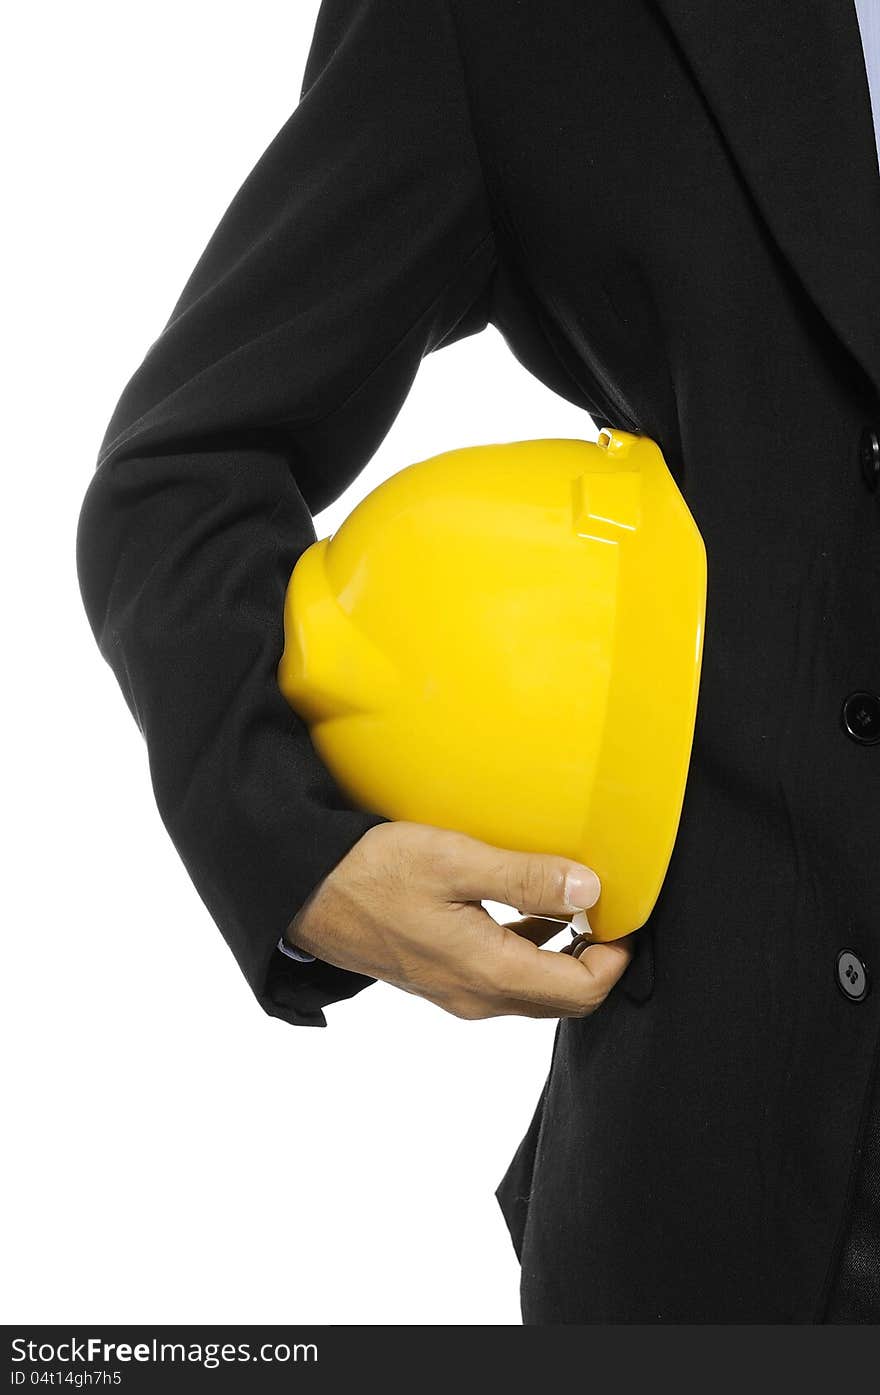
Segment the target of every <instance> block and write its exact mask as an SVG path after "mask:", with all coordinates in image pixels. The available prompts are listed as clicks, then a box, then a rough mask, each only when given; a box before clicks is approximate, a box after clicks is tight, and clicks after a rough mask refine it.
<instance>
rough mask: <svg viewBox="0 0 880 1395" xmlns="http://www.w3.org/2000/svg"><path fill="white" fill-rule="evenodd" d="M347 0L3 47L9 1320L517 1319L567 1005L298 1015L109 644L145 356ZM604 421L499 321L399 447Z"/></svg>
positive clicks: (219, 11) (89, 26)
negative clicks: (252, 959)
mask: <svg viewBox="0 0 880 1395" xmlns="http://www.w3.org/2000/svg"><path fill="white" fill-rule="evenodd" d="M317 9H318V4H317V0H283V3H282V0H250V3H249V4H248V5H246V6H242V5H240V4H237V3H236V4H232V3H219V2H218V0H174V3H169V0H151V4H150V5H148V6H133V5H120V4H118V3H97V0H85V2H84V3H79V4H77V5H75V6H73V5H65V4H61V3H55V4H33V5H29V6H19V7H17V8H16V10H15V11H14V12H13V14H14V17H13V18H12V19H11V20H10V19H7V24H6V32H7V43H6V46H5V47H6V53H5V57H4V59H3V60H2V62H3V68H4V71H3V73H2V78H3V81H2V84H0V87H2V92H3V96H2V101H3V105H4V107H6V110H5V112H4V118H5V119H4V121H3V129H4V135H5V140H6V151H5V155H4V170H5V175H4V192H5V204H6V213H5V218H4V227H3V237H4V240H5V241H6V244H7V247H6V251H5V254H4V264H5V267H6V269H7V271H8V272H9V273H10V280H11V284H10V285H9V286H8V287H7V291H6V295H5V300H6V311H5V331H6V332H5V333H4V336H3V337H4V341H5V347H6V352H7V354H8V357H7V360H6V365H5V369H4V374H3V377H4V388H5V391H4V394H3V396H4V398H5V402H6V405H5V408H4V428H3V441H4V446H5V457H6V458H5V461H4V466H5V470H4V484H3V491H4V499H3V509H2V515H0V516H2V519H3V547H2V569H3V574H2V587H3V610H4V621H3V632H2V633H3V646H2V653H3V658H4V660H5V662H4V664H3V670H4V679H3V703H4V721H3V735H4V762H3V806H4V816H5V822H4V836H3V846H4V853H5V858H4V862H5V874H4V917H3V919H4V939H5V946H6V953H5V963H6V968H5V972H4V975H3V999H4V1002H3V1006H2V1023H3V1032H4V1035H5V1036H6V1041H5V1043H4V1062H5V1064H6V1067H7V1071H6V1079H5V1085H4V1088H5V1091H6V1102H5V1107H4V1118H5V1119H6V1121H7V1124H8V1128H7V1130H6V1140H5V1145H4V1149H3V1154H2V1169H3V1185H2V1192H3V1199H4V1209H5V1211H6V1215H5V1216H4V1218H3V1234H4V1243H3V1249H4V1252H5V1256H4V1257H5V1261H6V1262H5V1264H4V1266H3V1267H4V1272H5V1278H4V1291H3V1294H2V1319H3V1320H4V1321H6V1322H19V1321H20V1322H37V1321H40V1322H78V1323H82V1322H86V1321H95V1320H98V1321H101V1322H104V1323H110V1322H144V1323H153V1322H188V1321H192V1322H212V1323H224V1322H230V1323H231V1322H242V1323H247V1322H273V1323H274V1322H300V1321H303V1322H305V1321H312V1322H335V1323H369V1324H374V1323H395V1322H398V1323H418V1322H427V1323H434V1324H451V1323H475V1322H489V1323H517V1322H518V1321H519V1304H518V1280H519V1274H518V1268H517V1265H516V1261H515V1258H514V1254H513V1250H512V1247H511V1245H510V1242H509V1239H508V1236H507V1231H506V1228H505V1226H504V1222H503V1220H502V1217H501V1214H500V1211H499V1210H498V1207H497V1203H496V1201H495V1199H494V1196H493V1191H494V1188H495V1186H496V1184H497V1182H498V1181H499V1179H500V1177H501V1175H502V1174H503V1172H504V1170H505V1168H506V1166H507V1163H508V1161H509V1159H510V1157H511V1156H512V1154H513V1151H514V1149H515V1148H516V1145H517V1144H518V1142H519V1139H520V1137H521V1136H522V1134H523V1132H524V1130H525V1128H526V1127H527V1125H528V1122H529V1119H530V1117H531V1114H532V1110H533V1108H534V1105H535V1102H536V1100H537V1097H538V1094H539V1092H540V1088H541V1085H542V1083H543V1080H544V1076H545V1074H546V1069H547V1065H548V1061H549V1054H550V1046H551V1040H552V1033H553V1024H552V1023H549V1022H530V1021H524V1020H512V1019H505V1020H497V1021H491V1022H483V1023H464V1022H459V1021H457V1020H456V1019H454V1018H451V1017H447V1016H446V1015H445V1014H443V1013H442V1012H441V1011H440V1010H439V1009H437V1008H435V1007H433V1006H431V1005H429V1004H426V1003H423V1002H421V1001H420V1000H417V999H415V998H410V997H408V996H407V995H405V994H403V993H398V992H395V991H394V990H392V989H389V988H386V987H384V986H377V987H375V988H371V989H369V990H367V991H366V992H365V993H363V994H361V995H360V996H359V997H358V998H357V999H355V1000H354V1001H352V1002H350V1003H343V1004H339V1005H337V1006H336V1007H335V1008H331V1009H330V1010H329V1012H328V1020H329V1024H330V1025H329V1026H328V1028H327V1029H326V1030H325V1031H319V1030H307V1029H298V1028H293V1027H288V1026H286V1025H284V1024H282V1023H280V1022H277V1021H273V1020H271V1019H269V1018H268V1017H266V1016H264V1015H263V1014H262V1012H261V1011H260V1009H259V1008H258V1007H257V1005H256V1002H255V1000H254V999H253V998H252V997H251V994H250V991H249V989H248V988H247V986H246V984H245V982H244V979H243V978H242V977H241V975H240V972H239V970H238V968H237V966H236V964H235V962H234V960H233V959H232V956H231V955H230V953H229V951H228V950H227V949H226V947H225V945H224V943H223V941H222V939H221V937H220V934H219V932H218V931H217V930H216V928H215V927H214V925H213V923H212V921H211V919H210V917H209V915H208V913H207V911H206V910H205V909H204V907H203V906H202V903H201V901H200V900H199V897H198V895H197V894H196V892H195V890H194V888H193V887H192V885H191V883H190V881H189V879H188V877H187V874H186V872H185V870H184V868H183V866H182V864H181V863H180V861H179V860H178V857H177V854H176V852H175V850H174V847H173V845H172V843H171V841H170V839H169V838H168V835H167V834H166V832H165V830H164V828H163V826H162V824H161V821H160V818H159V815H158V813H157V811H156V808H155V805H154V802H153V797H152V791H151V788H150V782H149V773H148V768H147V761H146V749H145V747H144V744H143V741H142V738H141V736H140V733H139V731H138V729H137V727H136V726H135V724H134V722H133V720H132V718H131V717H130V715H129V713H128V710H127V708H126V706H125V703H124V701H123V698H122V695H121V693H120V692H119V689H118V688H117V686H116V680H115V678H114V677H113V675H112V673H111V671H110V669H109V668H108V667H107V666H106V664H105V663H104V661H103V659H102V658H101V656H100V654H99V653H98V650H97V647H96V646H95V644H94V641H93V639H92V635H91V631H90V630H89V628H88V624H87V621H86V618H85V613H84V611H83V610H82V607H81V603H80V598H79V591H78V586H77V580H76V574H75V567H74V535H75V528H76V519H77V514H78V510H79V506H80V502H81V499H82V495H83V493H84V491H85V488H86V486H87V484H88V481H89V478H90V475H91V472H92V470H93V468H94V464H95V459H96V455H97V450H98V446H99V444H100V439H101V436H102V434H103V431H104V428H105V426H106V424H107V422H108V420H109V417H110V414H111V412H112V410H113V407H114V406H115V403H116V400H117V398H118V396H119V394H120V392H121V390H122V388H123V386H124V385H125V382H126V381H127V379H128V378H129V376H130V375H131V373H132V372H133V370H134V369H135V367H136V366H137V364H138V363H139V362H140V360H141V358H142V357H143V355H144V353H145V352H146V350H147V348H148V347H149V345H150V343H151V342H152V340H153V339H154V338H155V337H156V336H157V334H158V333H159V332H160V330H161V328H162V326H163V325H164V323H165V320H166V318H167V316H168V315H169V314H170V311H171V308H172V305H173V304H174V301H175V300H176V298H177V295H178V294H179V291H180V290H181V289H182V287H183V284H184V282H185V280H186V278H187V276H188V275H189V272H190V270H191V269H192V267H193V265H194V264H195V262H196V260H197V258H198V256H199V254H200V253H201V251H202V248H203V247H204V245H205V243H206V242H207V240H208V238H209V236H210V234H211V233H212V231H213V229H214V227H215V226H216V224H217V222H218V221H219V219H220V217H221V215H222V214H223V212H224V210H225V208H226V207H227V205H228V204H229V202H230V200H231V198H232V196H233V194H234V193H235V191H236V189H237V188H238V186H239V185H240V184H241V182H242V180H243V179H244V178H245V176H246V175H247V174H248V172H249V171H250V169H251V168H252V166H253V165H254V164H255V163H256V161H257V159H258V158H259V156H260V155H261V154H262V152H263V150H264V149H265V148H266V146H267V145H268V144H269V142H270V140H271V139H272V138H273V136H274V135H275V133H276V132H277V130H278V129H279V128H280V126H281V125H282V124H283V123H284V121H285V120H286V119H287V117H288V116H289V114H290V111H291V110H292V108H293V107H294V106H295V105H296V101H297V97H298V92H299V85H300V82H301V79H302V72H303V67H304V64H305V59H306V54H307V50H308V45H309V42H310V39H311V35H312V30H313V26H314V20H315V15H316V13H317ZM554 435H559V436H582V437H585V438H589V439H595V430H594V428H593V424H592V422H591V421H590V419H589V418H588V417H587V416H586V415H585V414H584V413H582V412H580V411H578V410H577V409H575V408H574V407H571V406H570V405H569V404H567V403H566V402H564V401H562V400H561V399H559V398H556V397H555V396H553V395H552V394H550V393H549V392H548V391H547V390H546V389H545V388H543V387H542V386H541V385H540V384H538V383H537V382H536V381H535V380H534V379H532V378H531V377H530V376H529V375H528V374H527V373H526V371H525V370H524V369H523V368H521V367H520V366H519V365H518V364H517V362H516V361H515V360H514V358H513V356H512V354H511V353H510V351H509V350H508V348H507V346H506V344H505V343H504V341H503V339H502V338H501V336H500V335H499V334H498V332H497V331H496V330H495V329H494V328H492V327H490V328H489V329H487V330H486V331H485V332H484V333H483V334H481V335H478V336H475V337H472V338H471V339H469V340H466V341H464V342H463V343H461V344H458V345H454V346H452V347H451V348H448V349H446V350H445V351H442V352H439V353H435V354H434V355H432V356H429V357H428V358H427V359H426V360H425V362H424V364H423V366H422V369H421V371H420V373H419V376H418V379H417V382H416V384H415V386H414V388H413V390H412V392H411V393H410V396H409V398H408V399H407V402H406V404H405V406H404V409H403V411H402V412H401V414H400V416H399V417H398V420H397V422H396V423H395V425H394V427H393V429H392V430H391V432H390V434H389V435H388V437H387V439H386V440H385V442H384V444H383V446H382V448H381V449H380V450H379V452H378V453H377V455H376V456H375V457H374V459H373V461H372V462H371V464H370V466H369V468H368V469H367V470H366V471H365V472H364V474H363V475H362V476H361V478H360V479H359V480H358V481H357V482H356V484H355V485H354V486H353V488H352V489H351V490H349V491H348V493H347V494H346V495H345V496H344V497H343V498H342V499H341V500H340V501H339V502H338V503H337V504H336V505H335V506H334V507H333V508H332V509H331V510H329V511H328V512H327V513H326V514H324V515H323V516H321V517H320V518H319V520H318V529H319V532H325V533H326V532H328V531H330V530H331V528H332V527H334V526H335V525H336V523H337V522H338V521H339V520H340V519H341V518H342V517H343V516H344V515H345V513H347V512H348V510H349V509H350V508H351V506H352V504H353V503H354V502H355V501H356V499H357V498H359V497H360V496H361V495H362V494H363V493H365V492H366V491H367V490H368V489H370V488H372V487H373V485H374V484H375V483H377V482H378V480H379V479H380V478H382V477H384V476H385V475H387V474H389V473H390V472H391V471H392V470H395V469H397V468H399V467H400V466H401V465H404V464H406V463H408V462H409V461H411V460H415V459H421V458H424V457H425V456H426V455H431V454H434V453H435V452H437V451H441V450H445V449H447V448H450V447H453V446H459V445H467V444H472V443H477V442H482V441H491V440H516V439H520V438H527V437H535V436H554Z"/></svg>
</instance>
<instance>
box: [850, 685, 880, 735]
mask: <svg viewBox="0 0 880 1395" xmlns="http://www.w3.org/2000/svg"><path fill="white" fill-rule="evenodd" d="M841 715H842V717H843V729H844V731H845V732H846V734H847V736H851V737H852V739H853V741H858V742H860V743H861V745H863V746H873V745H874V744H875V743H876V742H877V741H880V697H878V696H877V694H876V693H850V695H849V697H848V698H847V700H846V702H845V703H844V704H843V712H842V714H841Z"/></svg>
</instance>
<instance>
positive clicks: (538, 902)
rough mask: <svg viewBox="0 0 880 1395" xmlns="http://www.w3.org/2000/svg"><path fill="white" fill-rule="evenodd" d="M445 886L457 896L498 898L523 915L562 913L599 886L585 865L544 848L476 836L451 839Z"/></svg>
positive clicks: (592, 898) (587, 901) (585, 903)
mask: <svg viewBox="0 0 880 1395" xmlns="http://www.w3.org/2000/svg"><path fill="white" fill-rule="evenodd" d="M451 851H452V852H453V857H452V861H451V865H450V868H449V876H448V883H449V890H450V891H451V893H452V895H453V896H454V897H456V898H459V899H461V900H463V901H500V902H501V903H502V905H505V906H515V907H516V909H517V910H518V911H522V912H523V914H524V915H529V916H565V915H570V914H572V913H573V912H574V911H578V910H585V909H587V908H588V907H590V906H594V905H595V904H596V901H597V900H598V897H599V892H600V890H601V887H600V885H599V878H598V877H597V876H596V873H595V872H594V871H593V870H592V869H591V868H590V867H586V866H584V865H583V864H582V863H580V862H572V861H571V860H570V859H569V858H565V857H554V856H552V855H550V854H547V853H522V852H510V851H509V850H508V849H506V848H496V847H493V846H492V845H491V844H490V843H482V842H480V840H479V839H478V838H468V837H466V836H462V837H461V838H460V839H456V841H455V845H454V849H452V850H451Z"/></svg>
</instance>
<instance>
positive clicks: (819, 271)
mask: <svg viewBox="0 0 880 1395" xmlns="http://www.w3.org/2000/svg"><path fill="white" fill-rule="evenodd" d="M652 3H653V4H654V5H655V7H656V8H657V9H658V10H659V11H660V12H661V14H662V15H663V16H665V19H666V21H667V23H668V25H669V27H670V28H671V30H672V32H673V35H674V36H675V38H676V39H677V41H678V44H679V46H680V48H681V51H682V53H683V55H684V58H685V61H686V62H687V63H688V65H689V66H690V68H691V70H692V73H693V76H694V78H695V80H696V82H697V84H698V85H699V87H700V88H701V90H702V92H703V96H704V98H705V100H706V101H707V103H708V105H709V107H710V108H711V110H712V112H713V113H714V115H715V118H716V120H717V121H718V124H719V126H720V128H721V131H722V134H723V135H724V137H725V139H726V141H727V143H728V146H729V148H730V151H731V154H732V156H733V158H734V160H735V161H736V163H737V165H738V167H739V169H740V172H741V174H742V176H743V178H744V180H745V181H746V183H747V184H748V186H749V187H750V189H751V192H752V194H753V197H754V199H755V201H756V203H757V205H758V207H759V209H760V211H761V213H762V214H763V217H764V219H765V221H766V223H767V225H768V227H769V229H770V231H771V233H772V235H773V237H774V238H775V240H776V242H777V244H778V246H779V248H780V250H781V252H782V253H783V255H784V256H785V257H786V259H787V261H788V262H789V264H790V265H791V267H792V268H793V269H794V271H795V272H796V274H797V275H798V277H799V278H800V280H801V282H802V283H803V285H804V286H805V287H806V289H807V291H808V292H809V294H810V296H811V297H812V299H813V301H814V303H815V304H816V306H817V307H818V309H819V310H820V311H821V313H822V314H823V316H824V317H825V319H826V320H827V321H828V323H829V324H830V326H831V327H832V329H833V330H834V331H835V332H836V334H837V336H838V337H839V339H840V340H841V341H842V342H843V344H844V345H845V346H846V347H847V348H848V349H849V350H850V352H851V353H852V354H853V355H854V356H855V357H856V359H857V360H858V362H859V363H860V364H861V366H862V367H863V369H864V370H865V372H866V373H867V375H868V377H869V379H870V381H871V382H872V384H873V386H874V388H875V390H876V391H877V392H878V393H880V171H878V164H877V152H876V147H875V141H874V129H873V123H872V117H871V106H870V93H869V89H868V80H867V75H866V72H865V63H864V57H863V54H862V46H861V40H860V36H859V28H858V21H857V18H856V12H855V6H854V4H853V0H798V3H796V4H795V3H794V0H652Z"/></svg>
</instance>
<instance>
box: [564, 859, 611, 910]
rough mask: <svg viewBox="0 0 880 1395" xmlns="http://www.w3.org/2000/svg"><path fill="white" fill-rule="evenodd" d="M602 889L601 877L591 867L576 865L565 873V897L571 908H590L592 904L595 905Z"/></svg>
mask: <svg viewBox="0 0 880 1395" xmlns="http://www.w3.org/2000/svg"><path fill="white" fill-rule="evenodd" d="M601 890H602V886H601V883H600V881H599V878H598V877H597V876H596V873H595V872H592V871H591V870H590V868H589V867H574V868H572V870H571V871H570V872H567V873H566V875H565V899H566V902H567V903H568V908H569V910H572V911H586V910H589V908H590V906H595V904H596V902H597V901H598V899H599V892H600V891H601Z"/></svg>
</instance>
